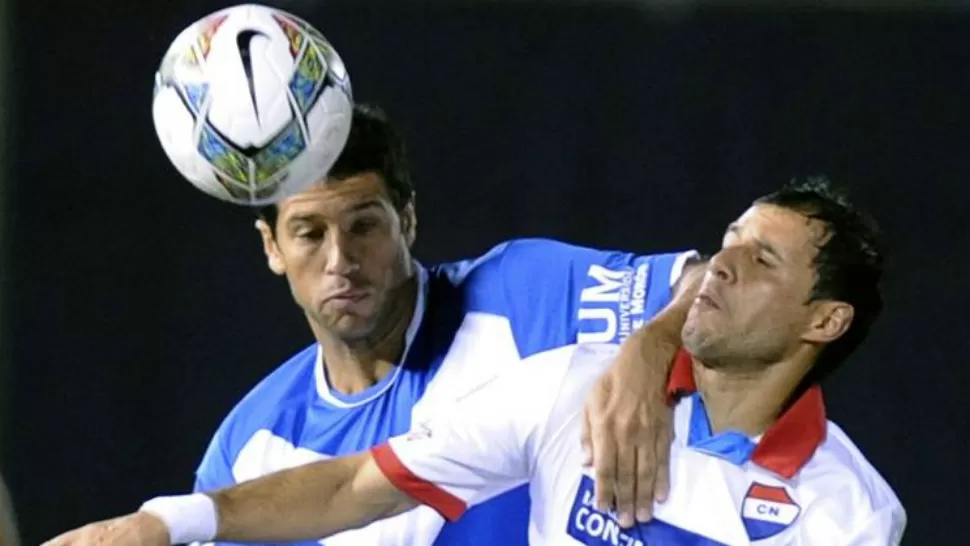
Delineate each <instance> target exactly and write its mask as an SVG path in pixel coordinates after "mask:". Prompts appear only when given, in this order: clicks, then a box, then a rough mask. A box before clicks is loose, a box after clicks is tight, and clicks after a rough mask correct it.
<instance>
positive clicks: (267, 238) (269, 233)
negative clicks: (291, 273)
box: [256, 218, 286, 275]
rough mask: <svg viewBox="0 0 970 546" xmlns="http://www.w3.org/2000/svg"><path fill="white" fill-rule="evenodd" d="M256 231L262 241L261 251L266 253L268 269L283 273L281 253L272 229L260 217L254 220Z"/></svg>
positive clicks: (284, 268) (279, 273)
mask: <svg viewBox="0 0 970 546" xmlns="http://www.w3.org/2000/svg"><path fill="white" fill-rule="evenodd" d="M256 231H258V232H259V237H260V239H262V241H263V253H264V254H266V264H267V265H268V266H269V270H270V271H272V272H273V273H276V274H277V275H283V274H284V273H286V266H285V263H284V262H283V255H282V254H281V253H280V247H279V246H278V245H277V244H276V237H275V235H274V233H273V229H272V228H270V227H269V224H267V223H266V220H263V219H262V218H260V219H258V220H256Z"/></svg>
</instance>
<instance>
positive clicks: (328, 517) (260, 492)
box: [47, 348, 568, 546]
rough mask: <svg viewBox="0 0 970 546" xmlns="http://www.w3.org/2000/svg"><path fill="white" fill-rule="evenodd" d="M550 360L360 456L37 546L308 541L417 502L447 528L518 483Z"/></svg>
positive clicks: (548, 396)
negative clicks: (448, 523) (445, 522)
mask: <svg viewBox="0 0 970 546" xmlns="http://www.w3.org/2000/svg"><path fill="white" fill-rule="evenodd" d="M567 349H568V348H567ZM557 355H558V353H550V354H546V355H537V356H536V357H535V359H540V360H542V359H543V358H545V359H546V360H545V362H546V363H547V365H545V366H544V365H542V362H537V363H536V364H535V365H533V366H523V367H519V368H518V369H513V370H512V371H510V372H509V373H505V374H502V375H500V376H499V377H496V378H495V379H493V381H492V382H491V383H489V384H487V385H485V386H483V387H481V388H480V389H479V390H477V391H475V392H474V393H472V394H470V395H468V396H467V397H466V398H464V399H462V400H461V401H460V402H458V403H457V404H456V405H455V406H454V407H451V408H449V409H448V410H447V411H446V412H444V413H442V417H441V418H439V419H436V420H435V421H433V422H431V423H428V424H426V425H423V426H419V427H418V428H417V429H416V430H415V431H414V432H412V433H411V434H408V435H404V436H401V437H397V438H392V439H391V440H390V441H389V442H388V443H387V444H384V445H382V446H379V447H377V448H374V449H373V450H371V451H370V452H368V453H362V454H358V455H355V456H352V457H343V458H339V459H331V460H326V461H321V462H317V463H312V464H309V465H305V466H301V467H297V468H293V469H289V470H284V471H281V472H277V473H274V474H270V475H267V476H264V477H261V478H258V479H255V480H252V481H248V482H244V483H241V484H239V485H236V486H234V487H230V488H228V489H223V490H220V491H215V492H210V493H207V494H201V493H197V494H194V495H185V496H179V497H163V498H160V499H153V500H152V501H149V502H148V503H146V504H145V506H143V508H142V510H141V511H140V512H138V513H135V514H132V515H129V516H125V517H123V518H118V519H115V520H109V521H107V522H101V523H96V524H92V525H89V526H87V527H84V528H81V529H78V530H76V531H72V532H70V533H67V534H65V535H62V536H60V537H58V538H56V539H54V540H53V541H51V542H50V543H48V545H47V546H89V545H90V546H94V545H95V544H96V545H98V546H122V545H124V546H134V545H140V546H167V545H169V544H182V543H186V542H195V541H198V542H205V541H209V540H219V541H231V542H257V543H285V542H296V541H306V540H317V539H320V538H325V537H326V536H329V535H332V534H335V533H338V532H341V531H345V530H348V529H353V528H357V527H361V526H364V525H367V524H368V523H370V522H373V521H375V520H378V519H381V518H386V517H391V516H393V515H396V514H399V513H402V512H405V511H407V510H409V509H410V508H413V507H414V506H416V505H418V504H426V505H428V506H430V507H431V508H433V509H435V510H437V511H438V512H439V513H441V514H442V516H444V517H445V518H447V519H449V520H455V519H457V518H458V517H460V516H461V514H462V513H463V512H464V511H465V509H466V508H467V507H468V506H471V505H474V504H476V503H477V502H478V501H479V500H482V499H485V498H490V496H491V495H493V494H498V493H501V492H502V491H504V490H507V489H510V488H512V487H515V486H516V485H518V484H520V483H523V482H524V481H526V480H528V477H529V474H530V472H531V470H532V461H533V460H534V456H533V453H534V452H535V449H536V445H537V443H538V440H537V438H538V437H539V435H540V433H541V430H543V429H542V425H543V423H545V422H546V420H547V417H548V414H549V412H550V411H551V408H552V405H553V403H554V400H555V398H556V396H557V393H558V386H559V385H558V383H557V378H558V379H559V380H560V381H561V379H562V377H563V376H564V374H565V370H566V367H567V365H568V361H566V360H563V359H557V358H556V357H557ZM537 386H538V387H537Z"/></svg>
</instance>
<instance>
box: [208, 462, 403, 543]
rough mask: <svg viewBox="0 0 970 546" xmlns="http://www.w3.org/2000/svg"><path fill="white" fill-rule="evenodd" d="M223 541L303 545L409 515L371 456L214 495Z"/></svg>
mask: <svg viewBox="0 0 970 546" xmlns="http://www.w3.org/2000/svg"><path fill="white" fill-rule="evenodd" d="M211 498H212V500H213V501H214V502H215V505H216V508H217V511H218V521H219V529H218V532H217V533H216V537H215V538H217V539H219V540H226V541H237V542H261V541H267V540H269V541H277V542H279V541H284V542H290V541H301V540H313V539H317V538H320V537H325V536H330V535H332V534H334V533H338V532H341V531H346V530H348V529H356V528H358V527H363V526H365V525H367V524H369V523H371V522H373V521H376V520H379V519H383V518H388V517H391V516H394V515H397V514H400V513H403V512H406V511H408V510H410V509H411V508H414V507H415V506H417V502H415V501H414V500H412V499H411V498H410V497H408V496H407V495H405V494H404V493H402V492H400V491H398V490H397V489H396V488H395V487H394V485H393V484H391V482H390V481H389V480H388V479H387V478H386V477H385V476H384V474H383V473H382V472H381V470H380V468H378V466H377V463H376V462H375V461H374V457H373V455H372V454H371V453H370V452H367V453H362V454H359V455H354V456H352V457H346V458H340V459H332V460H328V461H321V462H318V463H313V464H309V465H306V466H303V467H298V468H295V469H292V470H290V471H286V472H278V473H275V474H271V475H269V476H266V477H265V478H263V479H259V480H254V481H250V482H245V483H242V484H240V485H238V486H236V487H232V488H229V489H223V490H221V491H217V492H215V493H212V494H211Z"/></svg>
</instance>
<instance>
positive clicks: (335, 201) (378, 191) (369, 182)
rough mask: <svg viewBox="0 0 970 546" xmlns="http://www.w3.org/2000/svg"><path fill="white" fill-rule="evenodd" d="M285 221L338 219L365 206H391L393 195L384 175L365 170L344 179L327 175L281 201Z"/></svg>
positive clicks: (282, 219)
mask: <svg viewBox="0 0 970 546" xmlns="http://www.w3.org/2000/svg"><path fill="white" fill-rule="evenodd" d="M278 207H279V218H280V221H281V222H286V221H287V220H288V219H291V218H295V217H320V218H338V217H340V216H342V215H345V214H351V213H355V212H358V211H361V210H365V209H382V208H383V209H389V208H390V207H391V201H390V196H389V195H388V193H387V187H386V186H385V184H384V181H383V180H382V178H381V176H380V175H379V174H377V173H373V172H365V173H361V174H358V175H354V176H350V177H347V178H342V179H333V178H326V179H323V180H320V181H319V182H316V183H314V184H312V185H311V186H310V187H308V188H307V189H305V190H303V191H302V192H300V193H297V194H295V195H292V196H290V197H287V198H286V199H283V200H282V201H280V203H279V205H278Z"/></svg>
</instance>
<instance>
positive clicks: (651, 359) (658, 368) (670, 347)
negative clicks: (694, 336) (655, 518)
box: [582, 327, 678, 527]
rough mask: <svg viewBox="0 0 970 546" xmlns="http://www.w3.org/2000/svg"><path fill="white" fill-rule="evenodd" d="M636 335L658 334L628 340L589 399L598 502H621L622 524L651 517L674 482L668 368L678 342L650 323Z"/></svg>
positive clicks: (587, 444) (587, 422)
mask: <svg viewBox="0 0 970 546" xmlns="http://www.w3.org/2000/svg"><path fill="white" fill-rule="evenodd" d="M634 336H638V337H642V336H657V339H653V340H644V339H641V340H634V339H633V336H631V338H630V339H628V340H627V342H626V343H625V344H624V345H623V347H622V348H621V349H620V353H619V355H618V356H617V358H616V361H615V362H614V364H613V365H612V366H611V367H610V369H609V370H608V371H607V372H606V373H605V374H604V375H603V377H602V378H601V379H600V380H599V382H598V383H597V384H596V386H595V387H594V388H593V392H592V393H591V394H590V396H589V398H588V399H587V401H586V407H585V408H584V419H583V431H582V443H583V451H584V453H585V458H586V461H585V463H586V465H587V466H589V465H594V466H595V477H596V506H597V508H598V509H599V510H601V511H606V510H608V509H609V508H610V507H615V508H616V511H617V515H618V521H619V523H620V525H621V526H622V527H632V526H633V524H634V518H635V519H636V521H638V522H641V523H645V522H647V521H649V520H650V518H651V516H652V512H653V502H654V500H657V501H660V502H662V501H664V500H665V499H666V497H667V493H668V487H669V483H670V482H669V475H668V472H669V460H670V442H671V439H672V435H673V432H672V422H673V410H672V409H671V408H670V407H669V406H668V405H667V403H666V398H665V392H664V391H665V387H666V379H667V376H666V373H663V372H665V371H666V370H668V368H669V363H670V362H672V361H673V358H674V355H675V354H676V351H677V348H678V344H676V343H673V342H670V341H669V337H662V336H661V332H659V331H657V330H651V329H650V328H649V327H647V328H643V329H641V330H640V331H638V332H637V333H636V334H634ZM640 341H642V342H643V343H640ZM631 342H633V343H631ZM644 346H650V347H651V350H650V351H649V352H644V351H642V347H644Z"/></svg>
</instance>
